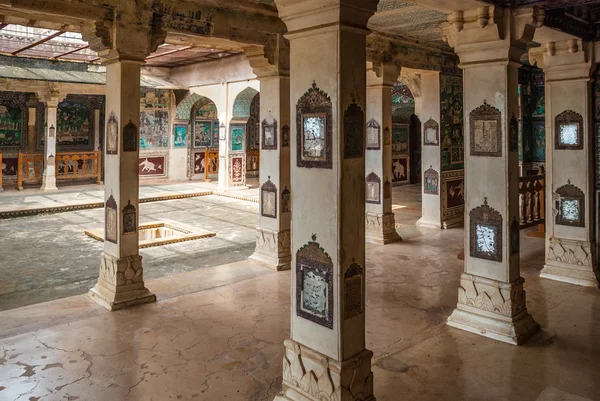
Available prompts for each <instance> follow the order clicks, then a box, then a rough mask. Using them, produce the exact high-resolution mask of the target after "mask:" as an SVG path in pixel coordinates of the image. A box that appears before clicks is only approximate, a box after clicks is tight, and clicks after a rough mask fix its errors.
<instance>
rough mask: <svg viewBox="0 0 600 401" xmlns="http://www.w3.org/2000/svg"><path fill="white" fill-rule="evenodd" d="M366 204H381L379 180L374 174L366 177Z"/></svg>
mask: <svg viewBox="0 0 600 401" xmlns="http://www.w3.org/2000/svg"><path fill="white" fill-rule="evenodd" d="M366 189H367V194H366V202H367V203H374V204H377V205H380V204H381V178H379V177H378V176H377V174H375V173H371V174H369V175H368V176H367V180H366Z"/></svg>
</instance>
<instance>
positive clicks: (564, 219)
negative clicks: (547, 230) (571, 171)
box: [555, 180, 585, 227]
mask: <svg viewBox="0 0 600 401" xmlns="http://www.w3.org/2000/svg"><path fill="white" fill-rule="evenodd" d="M556 195H557V199H556V210H557V211H558V214H557V215H556V220H555V221H556V224H560V225H563V226H572V227H585V194H584V193H583V191H582V190H581V189H579V188H577V187H576V186H575V185H572V184H571V180H568V181H567V185H563V186H562V187H560V188H558V189H557V190H556Z"/></svg>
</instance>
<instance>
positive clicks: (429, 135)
mask: <svg viewBox="0 0 600 401" xmlns="http://www.w3.org/2000/svg"><path fill="white" fill-rule="evenodd" d="M439 144H440V125H439V124H438V123H437V121H435V120H434V119H433V118H430V119H429V120H428V121H427V122H426V123H425V124H423V145H425V146H438V145H439Z"/></svg>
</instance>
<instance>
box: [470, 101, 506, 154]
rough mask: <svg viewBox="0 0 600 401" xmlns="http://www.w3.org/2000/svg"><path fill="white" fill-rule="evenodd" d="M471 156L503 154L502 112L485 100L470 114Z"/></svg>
mask: <svg viewBox="0 0 600 401" xmlns="http://www.w3.org/2000/svg"><path fill="white" fill-rule="evenodd" d="M469 125H470V127H471V156H492V157H501V156H502V113H501V112H500V110H498V109H497V108H495V107H492V106H490V105H489V104H487V101H485V100H484V101H483V105H481V106H479V107H478V108H476V109H475V110H473V111H472V112H471V114H470V115H469Z"/></svg>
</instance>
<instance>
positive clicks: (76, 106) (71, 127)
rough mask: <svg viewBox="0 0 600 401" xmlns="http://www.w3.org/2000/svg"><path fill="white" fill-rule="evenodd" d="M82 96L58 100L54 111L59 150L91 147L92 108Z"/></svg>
mask: <svg viewBox="0 0 600 401" xmlns="http://www.w3.org/2000/svg"><path fill="white" fill-rule="evenodd" d="M84 99H85V98H83V97H82V96H77V97H69V98H67V99H66V100H64V101H62V102H60V104H59V105H58V109H57V111H56V128H57V129H56V147H57V149H61V150H69V149H92V148H93V146H94V143H93V141H94V110H93V109H92V107H91V104H90V101H89V100H84Z"/></svg>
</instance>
